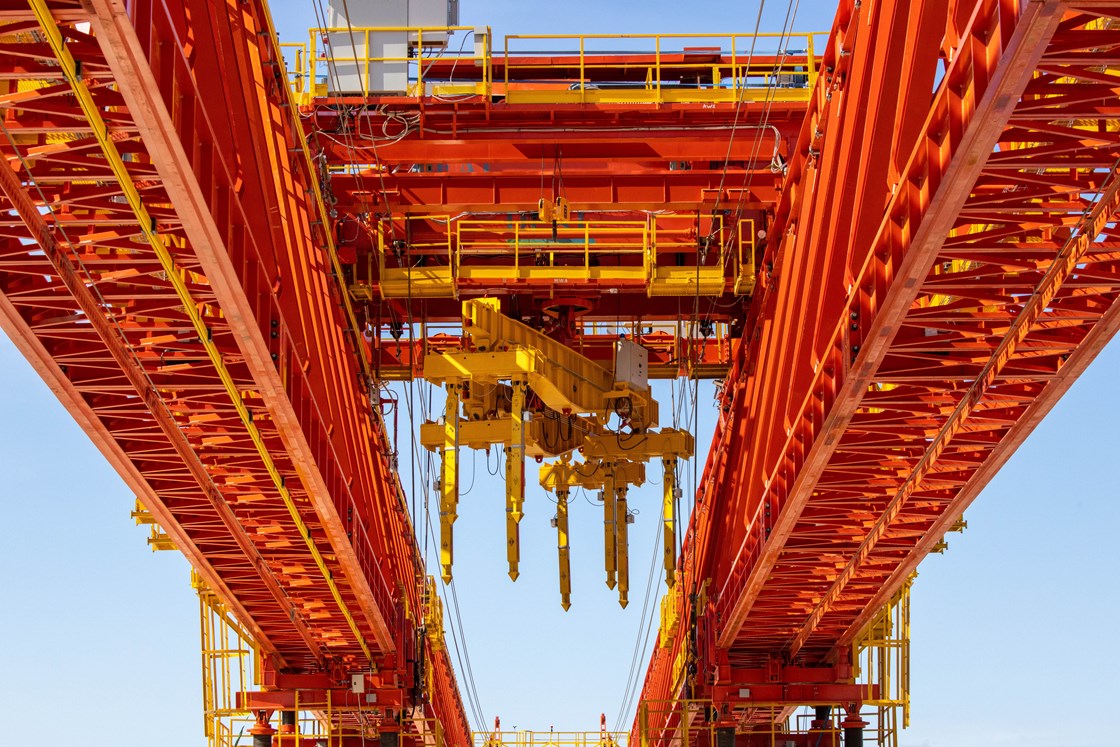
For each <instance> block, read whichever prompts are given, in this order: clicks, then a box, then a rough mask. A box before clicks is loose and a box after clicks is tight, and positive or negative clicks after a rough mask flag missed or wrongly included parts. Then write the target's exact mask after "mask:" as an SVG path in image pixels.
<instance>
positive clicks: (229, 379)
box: [29, 0, 372, 663]
mask: <svg viewBox="0 0 1120 747" xmlns="http://www.w3.org/2000/svg"><path fill="white" fill-rule="evenodd" d="M29 3H30V5H31V8H32V10H33V11H34V13H35V17H36V19H37V20H38V22H39V26H40V27H41V28H42V29H43V34H44V36H45V37H46V39H47V42H48V44H49V45H50V47H51V49H52V51H53V52H54V54H55V57H57V58H58V61H59V66H60V68H61V70H62V73H63V75H64V76H65V77H66V80H67V82H68V83H69V84H70V87H71V89H72V90H73V91H74V95H75V98H76V99H77V101H78V104H79V106H80V107H81V110H82V114H83V115H84V116H85V118H86V119H87V121H88V122H89V124H90V127H91V129H92V132H93V135H94V137H95V138H96V139H97V141H98V144H99V145H100V147H101V151H102V153H103V154H104V156H105V160H106V161H107V162H108V164H109V167H110V169H111V170H112V172H113V175H114V176H115V177H116V179H117V181H118V183H119V184H120V187H121V191H122V192H123V194H124V197H125V200H126V201H127V202H128V204H129V207H130V208H131V209H132V211H133V213H134V214H135V215H136V220H137V223H138V227H139V229H140V231H141V232H142V233H143V234H144V237H145V239H147V241H148V243H149V244H150V245H151V247H152V250H153V251H154V252H155V255H156V257H157V258H158V260H159V263H160V266H161V267H162V268H163V271H164V273H165V274H166V277H167V280H168V282H169V283H170V284H171V286H172V288H173V289H174V290H175V294H176V295H177V296H178V297H179V300H180V301H181V302H182V304H183V308H184V311H185V312H186V314H187V316H188V317H189V318H190V321H191V325H192V326H193V327H194V329H195V332H196V333H197V335H198V339H199V341H200V342H201V343H202V345H203V347H204V348H205V350H206V354H207V357H208V358H209V359H210V362H211V364H212V365H213V366H214V369H215V371H216V372H217V373H218V377H219V378H220V379H221V381H222V385H223V387H224V388H225V390H226V393H227V394H228V395H229V398H230V401H231V403H232V404H233V407H234V409H235V410H236V411H237V414H238V417H239V418H240V419H241V422H242V424H243V426H244V428H245V429H246V431H247V432H248V434H249V436H250V438H251V439H252V441H253V444H254V445H255V446H256V449H257V453H258V455H259V456H260V458H261V461H262V462H263V463H264V466H265V469H266V471H267V472H268V474H269V476H270V477H271V479H272V482H273V484H274V485H275V487H276V490H277V493H278V494H279V495H280V497H281V499H282V500H283V502H284V505H285V506H286V507H287V509H288V513H289V515H290V516H291V519H292V522H293V523H294V524H295V526H296V528H297V530H298V531H299V534H300V536H301V537H302V538H303V540H304V542H305V544H306V545H307V548H308V551H309V552H310V553H311V556H312V558H313V559H314V561H315V565H316V566H317V567H318V569H319V571H320V573H321V574H322V577H323V580H324V582H325V583H326V585H327V588H328V589H330V592H331V596H332V597H333V598H334V601H335V603H336V604H337V605H338V608H339V611H340V612H341V613H342V615H343V617H344V618H345V620H346V623H347V625H348V626H349V628H350V631H351V632H352V633H353V635H354V638H355V640H356V641H357V643H358V646H359V647H360V648H361V650H362V653H363V654H365V656H366V658H367V659H369V660H370V661H371V663H372V653H371V652H370V648H369V644H368V643H366V640H365V636H364V635H363V634H362V632H361V630H360V629H359V628H358V624H357V621H356V620H355V619H354V616H353V614H352V613H351V612H350V609H349V608H348V606H347V605H346V602H345V600H344V599H343V598H342V594H341V592H340V591H339V588H338V585H337V584H336V583H335V581H334V578H333V575H332V574H331V572H330V570H329V569H328V568H327V565H326V561H325V560H324V558H323V555H322V553H321V552H320V551H319V548H318V547H317V546H316V544H315V542H314V540H312V538H311V530H310V528H309V527H308V526H307V524H306V523H305V522H304V520H303V517H302V516H300V514H299V510H298V508H297V507H296V505H295V501H294V500H293V499H292V496H291V493H290V492H289V491H288V489H287V487H286V486H285V485H284V478H283V476H281V474H280V471H279V469H277V467H276V464H275V462H274V461H273V459H272V455H271V453H270V452H269V450H268V447H267V445H266V444H265V443H264V439H263V437H262V436H261V434H260V431H259V430H258V429H257V427H256V425H255V424H254V423H253V418H252V414H251V413H250V411H249V409H248V407H246V405H245V402H244V399H243V397H242V392H241V391H240V390H239V389H238V388H237V384H236V383H235V382H234V380H233V376H232V375H231V374H230V372H229V369H228V368H227V367H226V365H225V361H224V360H223V359H222V355H221V352H220V351H219V350H218V348H217V346H216V345H215V344H214V342H213V340H212V339H211V336H210V329H209V327H207V325H206V322H205V320H204V319H203V318H202V312H201V311H200V308H201V305H200V304H199V303H198V302H196V301H195V300H194V298H193V297H192V296H191V293H190V289H189V288H188V287H187V282H186V278H187V276H188V271H187V270H185V269H183V268H180V267H178V266H177V265H176V264H175V260H174V258H173V257H172V256H171V253H170V252H169V251H168V250H167V244H166V243H165V241H170V240H172V239H171V238H170V237H168V238H167V239H165V237H163V236H161V235H160V234H159V232H158V231H157V228H156V222H155V220H154V219H153V218H152V216H151V214H150V213H149V212H148V209H147V207H146V206H145V205H144V201H143V199H142V198H141V196H140V192H139V190H138V189H137V188H136V184H135V182H133V180H132V177H131V176H130V175H129V173H128V170H127V168H126V167H125V164H124V161H123V159H122V158H121V155H120V151H119V150H118V149H117V146H116V143H115V141H114V140H113V138H112V136H111V134H110V132H109V128H108V125H107V124H106V123H105V120H104V118H103V117H102V116H101V111H100V109H99V108H98V106H97V104H96V102H94V100H93V97H92V96H91V95H90V92H89V88H88V86H86V83H85V81H84V80H83V79H82V77H81V73H80V70H79V68H78V65H77V63H76V62H75V60H74V58H73V56H72V55H71V54H70V50H69V49H68V48H67V46H66V41H65V39H64V37H63V36H62V31H61V30H60V29H59V27H58V24H57V23H55V20H54V18H53V17H52V16H51V12H50V9H49V8H48V7H47V4H46V2H45V0H29ZM343 295H344V296H345V295H346V294H343ZM356 328H357V327H355V329H356Z"/></svg>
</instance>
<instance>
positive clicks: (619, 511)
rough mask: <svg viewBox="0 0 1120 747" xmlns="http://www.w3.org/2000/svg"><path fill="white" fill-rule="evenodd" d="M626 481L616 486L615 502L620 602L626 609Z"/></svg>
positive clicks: (627, 547)
mask: <svg viewBox="0 0 1120 747" xmlns="http://www.w3.org/2000/svg"><path fill="white" fill-rule="evenodd" d="M627 492H628V488H627V487H626V483H621V484H619V486H618V487H617V488H616V493H617V498H616V499H615V504H614V522H615V535H616V540H615V565H616V566H617V568H618V603H619V605H620V606H621V607H622V608H623V609H626V605H627V604H628V603H629V599H628V598H627V597H628V595H629V593H630V525H629V524H628V523H627V521H626V520H627V518H628V517H629V515H630V514H629V507H628V506H627V503H626V493H627Z"/></svg>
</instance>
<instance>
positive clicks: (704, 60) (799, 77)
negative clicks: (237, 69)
mask: <svg viewBox="0 0 1120 747" xmlns="http://www.w3.org/2000/svg"><path fill="white" fill-rule="evenodd" d="M822 36H823V34H819V33H795V34H513V35H507V36H506V37H505V38H504V40H503V44H502V54H501V55H499V56H495V55H494V53H493V49H492V43H491V34H490V29H489V28H485V29H482V28H478V29H476V28H472V27H467V26H449V27H419V26H409V27H405V26H397V27H392V26H381V27H366V26H362V27H358V26H355V27H352V28H350V27H332V28H314V29H311V30H310V32H309V37H308V42H307V43H306V44H298V43H285V44H282V45H281V46H282V47H283V48H284V52H285V63H286V64H287V66H288V82H289V85H291V86H292V89H293V90H294V91H295V92H296V94H297V95H298V96H299V97H300V101H301V103H303V104H306V103H308V102H309V101H310V99H312V98H315V97H326V96H361V97H368V96H371V95H375V96H376V95H398V96H411V97H418V96H430V97H433V98H435V99H437V100H438V99H441V98H445V97H451V98H452V100H457V97H462V96H485V97H487V98H488V99H489V98H490V97H492V96H493V97H494V98H504V100H505V101H507V102H510V103H550V104H557V103H687V102H693V103H695V102H736V101H755V100H767V101H771V102H773V101H787V100H788V101H795V100H805V99H807V98H808V96H809V91H811V90H812V88H813V85H814V84H815V81H816V77H817V67H818V65H819V64H820V58H819V55H818V53H817V47H818V44H819V39H818V37H822ZM542 48H543V49H542ZM495 80H498V81H500V83H498V85H497V87H496V86H495Z"/></svg>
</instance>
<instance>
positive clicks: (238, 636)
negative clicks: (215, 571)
mask: <svg viewBox="0 0 1120 747" xmlns="http://www.w3.org/2000/svg"><path fill="white" fill-rule="evenodd" d="M191 586H192V587H193V588H194V590H195V591H196V592H197V593H198V603H199V617H200V621H199V622H200V624H199V630H200V634H201V649H202V712H203V724H204V727H203V733H204V734H205V736H206V740H207V744H208V745H210V747H226V745H230V744H232V736H233V733H234V728H233V724H234V723H235V722H237V721H239V720H244V719H248V718H249V714H248V712H247V711H246V710H245V709H243V708H242V707H241V706H240V705H239V704H238V703H237V693H239V692H243V691H245V690H249V689H250V688H251V687H253V686H255V685H258V684H259V680H258V675H259V672H260V666H259V663H260V662H259V657H260V653H259V651H258V649H257V647H256V644H255V642H254V641H253V638H252V636H251V635H250V634H249V632H248V631H247V630H246V629H245V627H244V626H243V625H242V624H241V623H240V622H239V621H238V620H237V619H236V618H234V617H233V615H232V613H231V612H230V611H229V609H228V608H227V607H226V605H225V602H223V601H222V600H221V598H220V597H219V596H218V595H217V594H215V593H214V592H213V591H212V590H211V589H210V587H209V586H207V585H206V583H205V582H204V581H203V580H202V577H201V576H200V575H199V574H198V572H197V571H194V570H192V571H191Z"/></svg>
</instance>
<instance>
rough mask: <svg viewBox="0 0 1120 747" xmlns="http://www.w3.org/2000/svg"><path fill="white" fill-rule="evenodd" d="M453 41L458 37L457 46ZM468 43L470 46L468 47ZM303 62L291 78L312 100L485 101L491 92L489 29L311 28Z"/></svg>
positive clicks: (298, 91) (403, 27) (410, 27)
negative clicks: (459, 98)
mask: <svg viewBox="0 0 1120 747" xmlns="http://www.w3.org/2000/svg"><path fill="white" fill-rule="evenodd" d="M456 35H461V36H460V41H459V42H458V44H456V38H455V37H456ZM468 40H473V41H472V43H471V44H469V45H468V44H467V42H468ZM297 55H298V53H297ZM301 56H302V61H303V67H302V69H300V70H299V72H296V73H295V74H294V77H295V78H296V79H297V80H300V79H301V78H302V80H305V81H306V89H305V90H301V89H296V92H297V93H305V92H306V93H310V94H311V95H312V96H316V97H321V96H328V95H329V96H362V97H367V96H370V95H377V94H382V95H385V94H387V95H402V96H435V97H437V98H438V97H441V96H457V95H464V94H465V95H486V96H489V95H490V92H491V85H490V80H491V77H490V76H491V71H492V69H493V66H492V63H491V49H490V30H489V29H488V28H487V29H485V30H482V29H475V28H473V27H470V26H447V27H438V28H433V27H427V28H425V27H420V26H377V27H373V26H361V27H358V26H355V27H342V28H314V29H311V30H310V32H309V38H308V44H307V46H306V49H305V51H304V54H302V55H301ZM457 73H458V76H457V75H456V74H457ZM292 77H293V75H292V74H289V79H291V78H292ZM457 78H458V80H457Z"/></svg>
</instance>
